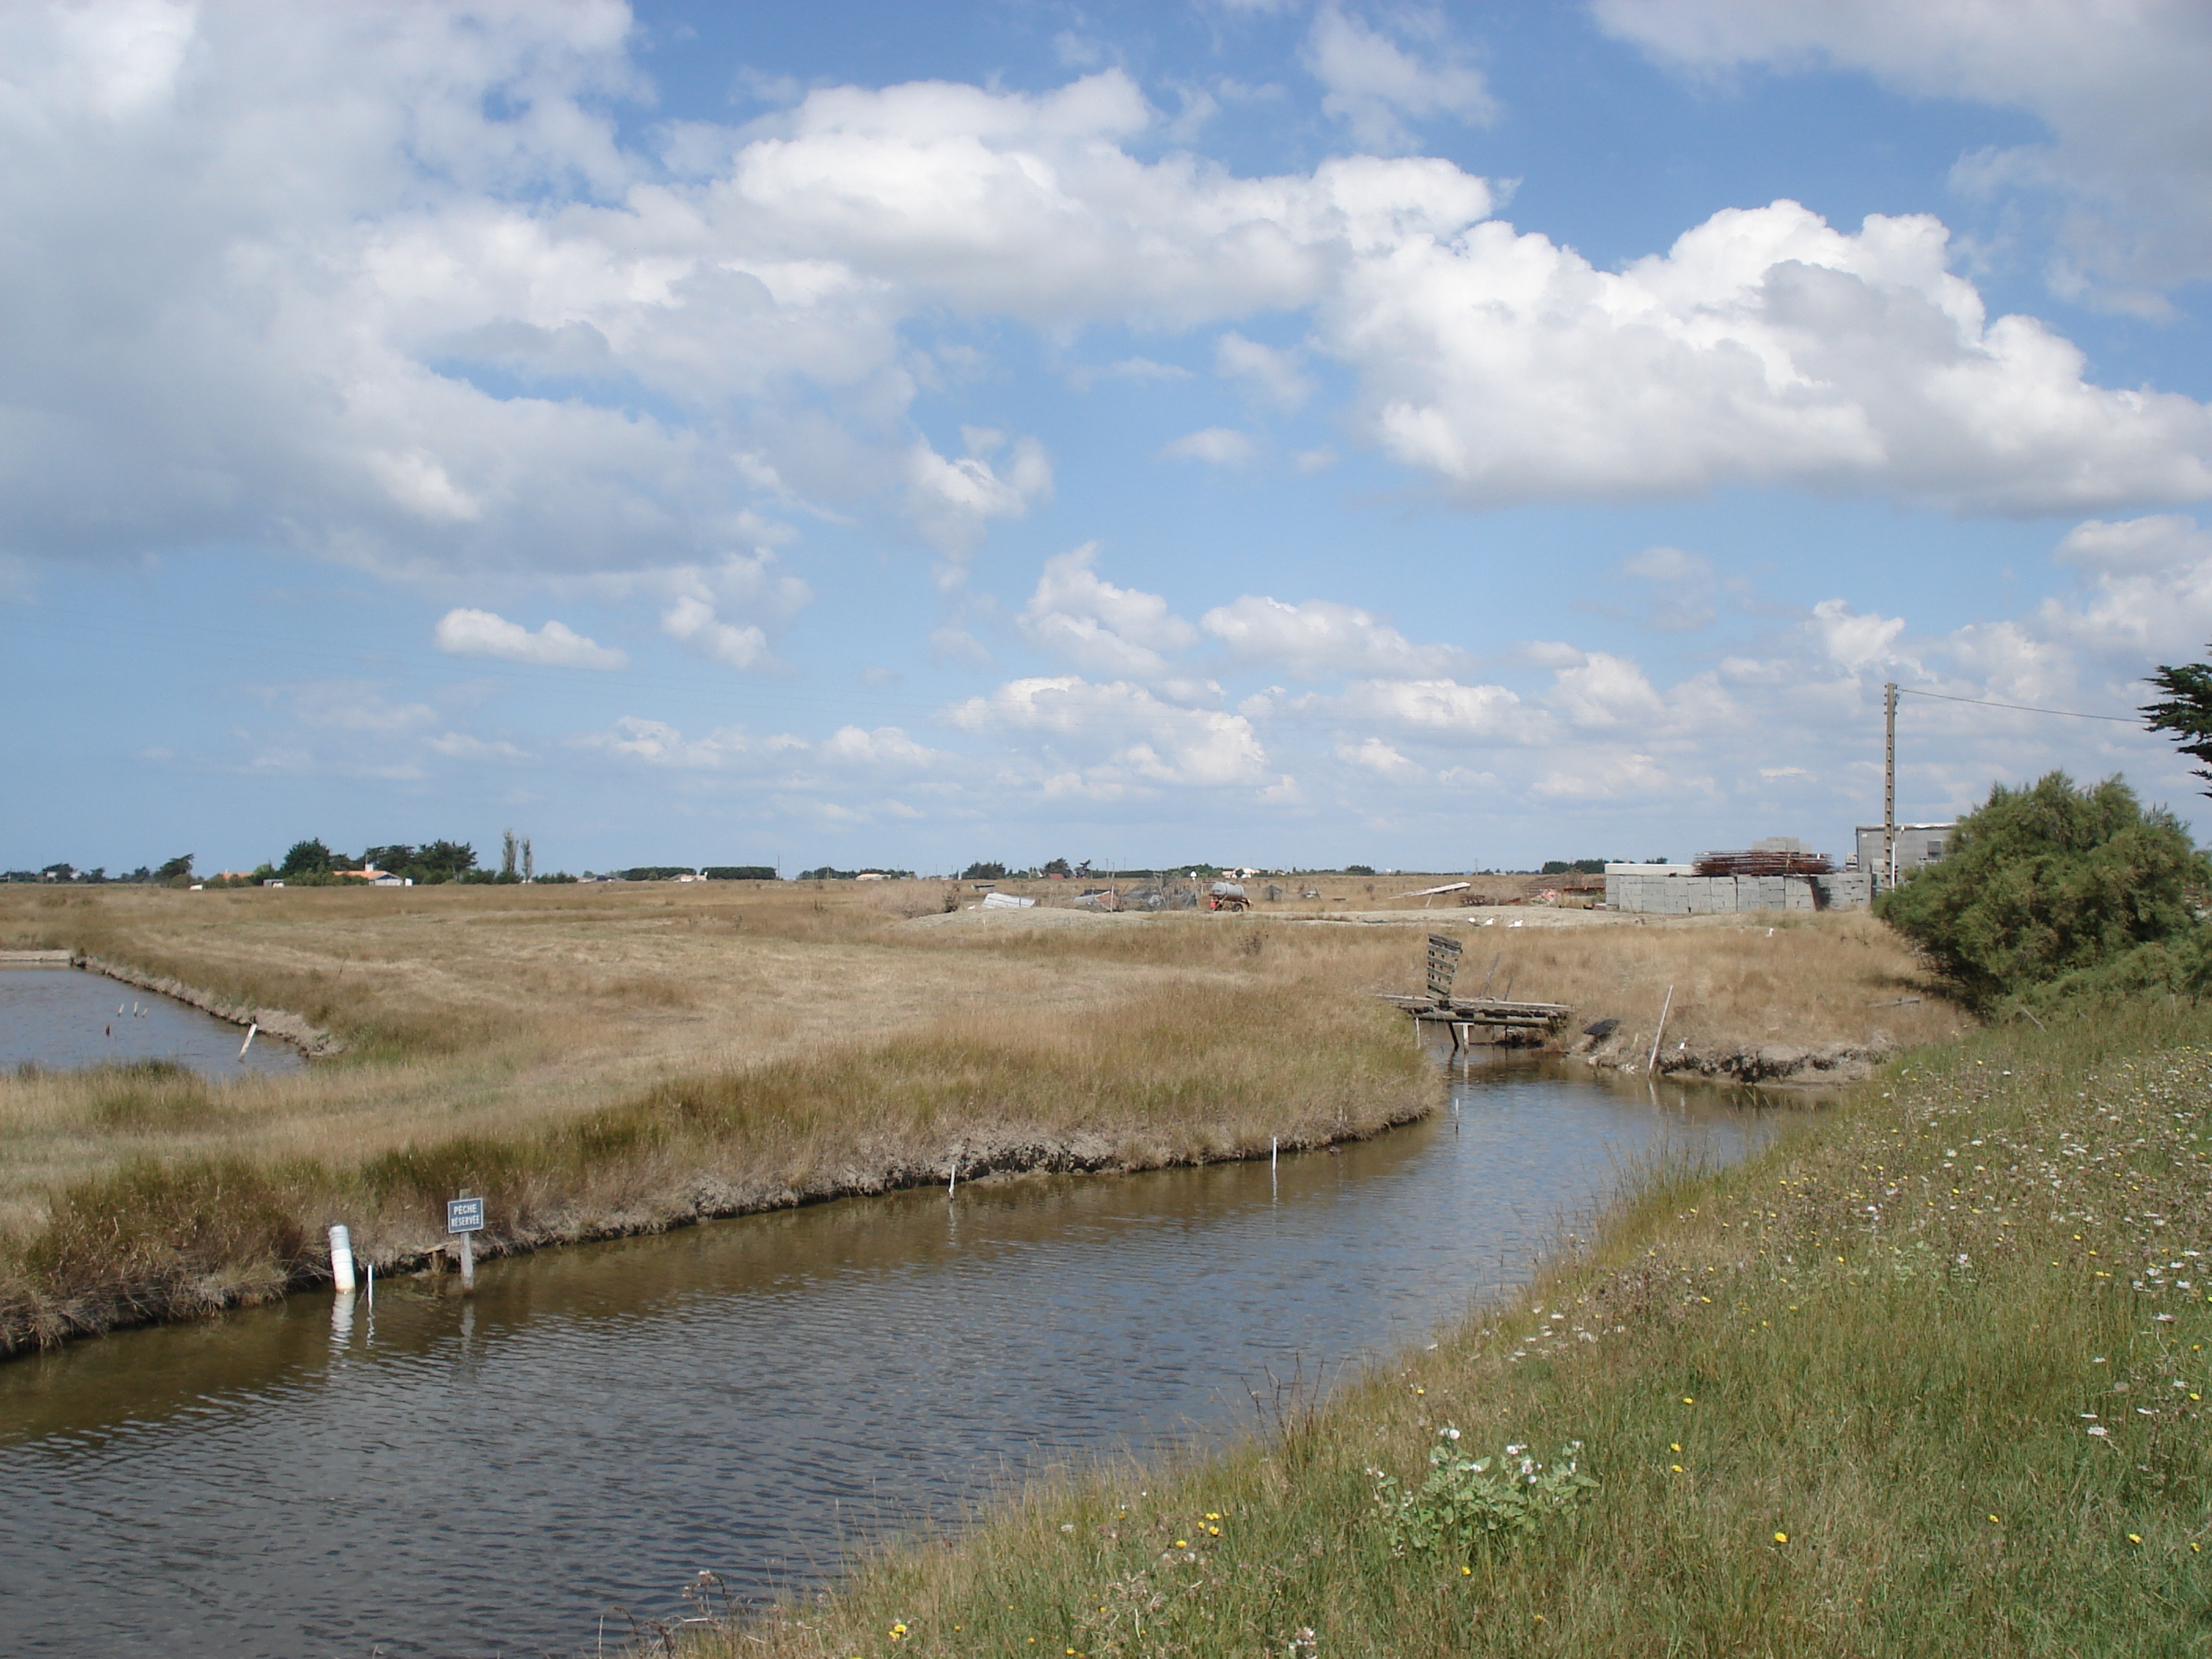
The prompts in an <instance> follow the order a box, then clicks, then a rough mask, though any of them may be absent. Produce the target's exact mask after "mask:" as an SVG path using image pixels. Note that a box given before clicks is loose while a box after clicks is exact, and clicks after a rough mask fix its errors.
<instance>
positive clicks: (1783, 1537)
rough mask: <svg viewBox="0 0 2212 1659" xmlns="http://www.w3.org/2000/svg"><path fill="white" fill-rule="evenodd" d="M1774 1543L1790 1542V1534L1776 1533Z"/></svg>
mask: <svg viewBox="0 0 2212 1659" xmlns="http://www.w3.org/2000/svg"><path fill="white" fill-rule="evenodd" d="M1774 1541H1775V1542H1776V1543H1778V1544H1786V1543H1788V1542H1789V1541H1790V1534H1788V1533H1786V1532H1778V1533H1776V1534H1774Z"/></svg>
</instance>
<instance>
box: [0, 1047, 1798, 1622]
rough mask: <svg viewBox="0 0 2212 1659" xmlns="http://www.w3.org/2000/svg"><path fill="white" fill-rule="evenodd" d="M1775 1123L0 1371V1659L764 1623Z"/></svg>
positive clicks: (678, 1267)
mask: <svg viewBox="0 0 2212 1659" xmlns="http://www.w3.org/2000/svg"><path fill="white" fill-rule="evenodd" d="M1770 1121H1771V1119H1765V1118H1761V1117H1759V1115H1754V1114H1753V1113H1750V1112H1748V1111H1745V1110H1742V1109H1735V1108H1732V1107H1730V1106H1729V1105H1727V1104H1726V1103H1720V1102H1717V1101H1713V1100H1711V1099H1706V1100H1698V1099H1687V1100H1686V1099H1683V1098H1681V1097H1673V1098H1669V1099H1668V1100H1666V1101H1665V1102H1664V1103H1659V1104H1655V1103H1652V1102H1651V1101H1650V1100H1649V1099H1647V1098H1645V1097H1644V1095H1643V1093H1642V1092H1641V1091H1640V1090H1639V1091H1637V1092H1634V1093H1629V1094H1619V1093H1614V1092H1611V1091H1607V1090H1606V1089H1605V1088H1603V1087H1601V1086H1598V1085H1595V1084H1593V1083H1591V1082H1589V1080H1587V1079H1571V1078H1565V1077H1559V1076H1549V1075H1541V1074H1534V1073H1529V1072H1526V1071H1516V1072H1502V1071H1501V1072H1498V1073H1481V1072H1478V1073H1475V1074H1474V1076H1473V1077H1471V1078H1470V1079H1468V1080H1467V1081H1466V1082H1465V1083H1464V1084H1462V1085H1459V1086H1457V1087H1456V1088H1455V1094H1454V1109H1452V1110H1449V1111H1447V1112H1444V1113H1440V1114H1439V1115H1437V1117H1435V1118H1434V1119H1432V1120H1431V1121H1428V1122H1426V1123H1424V1124H1421V1125H1418V1126H1415V1127H1413V1128H1410V1129H1407V1130H1405V1131H1401V1132H1400V1133H1395V1134H1392V1135H1389V1136H1386V1137H1384V1138H1383V1139H1380V1140H1376V1141H1373V1142H1370V1143H1368V1144H1366V1145H1364V1146H1358V1147H1352V1148H1347V1149H1346V1150H1345V1151H1343V1152H1341V1153H1340V1154H1338V1155H1325V1154H1307V1155H1302V1156H1297V1157H1285V1158H1283V1159H1282V1160H1281V1161H1280V1163H1279V1164H1278V1165H1272V1166H1271V1164H1269V1163H1267V1162H1266V1161H1255V1162H1254V1163H1252V1164H1244V1165H1235V1166H1226V1167H1222V1168H1216V1169H1208V1170H1186V1171H1173V1172H1163V1173H1159V1174H1154V1175H1148V1176H1128V1177H1121V1178H1101V1177H1090V1178H1072V1179H1066V1180H1033V1181H1023V1182H1009V1183H1000V1184H993V1183H988V1182H987V1183H984V1184H981V1185H977V1186H974V1187H968V1186H963V1187H962V1188H960V1189H959V1191H958V1193H957V1194H955V1195H952V1196H951V1197H950V1198H948V1196H947V1194H945V1191H944V1190H943V1189H941V1188H939V1189H934V1190H931V1191H928V1192H917V1193H911V1194H901V1195H898V1196H895V1197H892V1198H889V1199H882V1200H861V1201H856V1202H848V1203H841V1204H833V1205H825V1206H818V1207H816V1208H812V1209H808V1210H805V1211H800V1212H791V1213H786V1214H781V1215H774V1216H764V1217H757V1218H747V1219H744V1220H740V1221H733V1222H726V1223H721V1224H718V1225H712V1226H708V1227H701V1228H694V1229H690V1230H687V1231H683V1232H679V1233H677V1234H673V1235H671V1236H668V1237H662V1238H655V1239H645V1240H637V1241H632V1242H628V1243H615V1244H609V1245H604V1246H599V1247H594V1248H591V1249H575V1250H568V1251H563V1252H556V1253H552V1254H550V1255H545V1256H543V1257H539V1258H536V1259H532V1260H527V1261H517V1262H507V1263H494V1264H489V1265H488V1266H487V1267H484V1268H483V1270H482V1274H481V1279H480V1288H479V1291H478V1293H477V1296H476V1297H474V1298H473V1299H472V1300H471V1301H469V1302H466V1303H464V1302H462V1301H460V1300H459V1298H458V1297H453V1296H452V1295H450V1294H449V1293H448V1292H447V1289H446V1287H444V1286H442V1285H436V1284H433V1283H426V1282H424V1281H406V1282H404V1283H393V1282H391V1281H387V1282H386V1285H384V1286H382V1287H380V1293H379V1295H378V1297H377V1300H376V1304H375V1305H374V1310H372V1309H371V1307H370V1305H369V1304H368V1300H367V1298H366V1297H360V1298H356V1300H357V1301H358V1302H359V1304H360V1305H359V1306H357V1307H354V1308H350V1309H344V1310H333V1309H332V1308H331V1307H330V1306H328V1305H327V1304H324V1303H322V1302H321V1301H319V1300H298V1301H295V1302H294V1303H293V1304H289V1305H288V1306H285V1307H283V1308H278V1309H270V1310H259V1311H257V1312H254V1313H250V1314H246V1315H241V1316H234V1317H232V1318H230V1319H228V1320H225V1321H222V1322H219V1323H216V1324H212V1325H207V1326H200V1327H192V1328H172V1329H166V1330H154V1331H146V1332H140V1333H133V1334H126V1335H124V1336H120V1337H117V1338H115V1339H112V1340H108V1341H106V1342H101V1343H94V1344H90V1345H87V1346H83V1347H81V1348H78V1349H76V1350H73V1351H70V1352H65V1353H62V1354H58V1355H54V1356H49V1357H46V1358H40V1359H33V1360H31V1361H27V1362H22V1363H19V1364H15V1365H12V1366H8V1367H0V1489H5V1490H7V1491H9V1492H11V1493H15V1494H19V1495H20V1496H18V1497H17V1498H15V1499H13V1500H11V1502H10V1503H9V1504H8V1505H6V1506H5V1509H4V1511H0V1559H5V1560H6V1561H7V1562H8V1563H9V1570H8V1572H7V1573H6V1575H4V1577H0V1646H4V1647H5V1649H6V1650H7V1651H9V1652H10V1653H64V1652H80V1651H86V1650H100V1651H104V1652H107V1653H112V1654H126V1655H127V1654H149V1655H150V1654H155V1653H164V1654H166V1653H173V1652H178V1651H190V1652H195V1653H209V1654H216V1653H222V1654H259V1653H268V1654H285V1655H292V1654H299V1653H306V1652H314V1653H321V1652H325V1651H327V1652H331V1653H340V1652H343V1653H349V1654H357V1653H366V1652H368V1650H369V1649H370V1648H371V1646H372V1645H375V1646H378V1647H380V1649H381V1650H382V1651H384V1652H386V1653H387V1654H392V1655H398V1654H438V1655H478V1654H491V1653H494V1652H498V1651H507V1652H514V1651H518V1650H535V1649H536V1648H538V1647H540V1646H542V1647H544V1648H547V1649H550V1650H555V1651H568V1650H577V1649H581V1648H584V1647H586V1646H587V1645H589V1644H590V1643H591V1642H592V1639H593V1634H594V1632H595V1630H596V1628H597V1621H598V1620H599V1616H600V1614H601V1613H603V1612H604V1610H605V1609H606V1608H607V1607H610V1606H616V1607H629V1608H632V1609H635V1610H636V1611H637V1612H638V1613H641V1614H645V1613H652V1614H656V1615H659V1614H666V1613H672V1612H675V1611H677V1607H676V1593H677V1591H678V1589H679V1588H680V1587H681V1585H682V1584H683V1583H684V1582H685V1581H686V1580H688V1579H689V1578H690V1577H691V1575H692V1574H693V1573H694V1572H696V1571H698V1570H699V1569H701V1568H709V1569H712V1570H714V1571H717V1572H719V1573H720V1574H721V1575H722V1576H723V1577H724V1578H726V1580H727V1581H728V1582H729V1583H731V1584H732V1585H733V1586H735V1587H738V1588H739V1589H744V1590H747V1591H750V1592H755V1593H760V1592H765V1591H767V1590H769V1589H771V1588H772V1587H774V1586H775V1585H776V1584H778V1583H790V1582H793V1580H805V1579H807V1578H809V1577H813V1576H816V1575H818V1574H820V1573H822V1572H823V1571H828V1570H829V1569H830V1568H831V1567H833V1566H834V1565H835V1562H836V1559H837V1558H838V1555H839V1552H840V1550H841V1548H842V1547H843V1546H844V1545H845V1544H847V1543H848V1541H852V1540H853V1539H854V1538H856V1537H859V1536H863V1535H871V1534H875V1533H877V1532H878V1531H879V1530H880V1529H881V1528H884V1527H885V1526H889V1525H895V1524H897V1523H899V1522H902V1521H903V1520H907V1519H910V1518H911V1517H914V1516H917V1515H922V1514H933V1515H939V1516H943V1515H949V1514H952V1513H956V1512H957V1510H958V1507H959V1505H960V1504H962V1503H963V1502H964V1501H966V1500H969V1499H972V1498H975V1497H977V1496H980V1495H981V1494H983V1493H984V1492H987V1490H988V1489H989V1488H990V1486H992V1484H993V1483H994V1481H997V1480H1002V1479H1005V1478H1007V1477H1009V1476H1012V1475H1017V1474H1019V1472H1020V1471H1021V1470H1023V1469H1024V1468H1029V1467H1033V1466H1034V1463H1035V1462H1036V1460H1037V1459H1039V1458H1041V1457H1054V1456H1063V1455H1069V1454H1071V1453H1073V1454H1097V1453H1103V1452H1111V1451H1113V1450H1115V1449H1120V1448H1123V1447H1133V1448H1137V1449H1143V1448H1146V1447H1148V1446H1156V1445H1158V1444H1159V1443H1162V1442H1164V1441H1175V1440H1180V1439H1185V1438H1188V1437H1193V1436H1198V1437H1204V1436H1210V1435H1218V1434H1221V1433H1225V1432H1238V1431H1243V1429H1244V1428H1246V1427H1247V1426H1249V1425H1250V1423H1251V1422H1252V1420H1253V1413H1252V1406H1251V1402H1250V1401H1249V1398H1248V1396H1247V1395H1246V1393H1245V1391H1244V1385H1245V1383H1247V1382H1248V1381H1259V1380H1261V1379H1262V1377H1263V1374H1264V1371H1265V1370H1267V1368H1273V1370H1275V1371H1276V1372H1277V1373H1278V1374H1281V1373H1283V1372H1285V1371H1286V1370H1289V1369H1291V1367H1293V1366H1297V1367H1301V1368H1303V1370H1304V1372H1305V1373H1306V1374H1307V1375H1308V1376H1311V1375H1312V1374H1313V1373H1314V1371H1315V1370H1316V1368H1317V1367H1328V1368H1330V1369H1331V1370H1332V1371H1336V1370H1340V1368H1342V1367H1344V1366H1346V1365H1348V1364H1356V1363H1357V1362H1358V1360H1359V1359H1361V1358H1363V1357H1367V1356H1373V1355H1376V1354H1379V1353H1383V1352H1389V1351H1390V1350H1391V1349H1393V1348H1394V1347H1396V1346H1401V1345H1404V1344H1406V1343H1408V1342H1411V1341H1413V1340H1422V1339H1425V1336H1426V1334H1427V1333H1429V1332H1430V1331H1431V1329H1432V1328H1434V1327H1435V1326H1436V1324H1437V1322H1439V1321H1440V1320H1442V1319H1444V1318H1446V1317H1449V1316H1452V1315H1454V1314H1456V1313H1458V1312H1460V1311H1462V1310H1463V1309H1465V1308H1466V1307H1467V1306H1468V1304H1470V1303H1472V1302H1474V1301H1475V1300H1477V1299H1479V1298H1480V1297H1484V1296H1486V1295H1488V1294H1491V1293H1492V1292H1494V1291H1495V1290H1496V1289H1497V1288H1498V1287H1499V1286H1501V1285H1507V1284H1510V1283H1512V1282H1515V1281H1516V1280H1517V1279H1519V1278H1521V1277H1522V1275H1523V1274H1524V1273H1526V1271H1527V1268H1528V1264H1529V1261H1530V1257H1531V1254H1532V1252H1533V1251H1534V1249H1536V1248H1537V1247H1538V1246H1540V1245H1541V1243H1544V1242H1545V1241H1546V1240H1547V1238H1548V1237H1551V1236H1552V1235H1553V1231H1554V1229H1555V1227H1556V1226H1557V1225H1559V1221H1560V1218H1563V1217H1565V1218H1570V1219H1569V1221H1568V1224H1567V1225H1573V1223H1572V1220H1571V1218H1572V1217H1574V1216H1575V1215H1577V1214H1580V1213H1586V1212H1587V1211H1588V1209H1589V1207H1590V1206H1592V1205H1593V1204H1594V1203H1595V1202H1596V1201H1598V1200H1600V1199H1601V1196H1602V1194H1604V1192H1605V1191H1606V1190H1607V1188H1610V1187H1611V1186H1612V1185H1613V1183H1614V1182H1616V1181H1617V1180H1618V1179H1619V1178H1620V1175H1621V1174H1622V1172H1623V1171H1624V1170H1626V1168H1627V1167H1628V1166H1630V1165H1631V1164H1634V1163H1635V1162H1636V1161H1638V1160H1639V1159H1642V1158H1649V1157H1651V1156H1654V1155H1656V1154H1659V1153H1661V1152H1665V1151H1674V1152H1684V1153H1687V1154H1689V1155H1692V1156H1701V1157H1708V1158H1719V1159H1729V1158H1735V1157H1737V1156H1740V1155H1741V1152H1743V1151H1744V1150H1745V1149H1746V1148H1747V1146H1749V1145H1750V1144H1751V1143H1752V1142H1753V1141H1754V1140H1755V1139H1758V1138H1759V1137H1760V1136H1761V1134H1762V1133H1764V1132H1765V1125H1766V1124H1767V1123H1769V1122H1770ZM610 1627H611V1628H612V1629H615V1630H617V1631H621V1632H627V1630H628V1628H629V1627H628V1625H627V1623H626V1622H624V1621H623V1620H620V1619H617V1620H615V1622H614V1624H613V1625H612V1626H610Z"/></svg>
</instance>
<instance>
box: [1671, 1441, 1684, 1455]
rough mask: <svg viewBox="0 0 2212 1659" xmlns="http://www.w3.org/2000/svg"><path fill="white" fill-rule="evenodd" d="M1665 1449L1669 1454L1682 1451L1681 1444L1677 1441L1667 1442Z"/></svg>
mask: <svg viewBox="0 0 2212 1659" xmlns="http://www.w3.org/2000/svg"><path fill="white" fill-rule="evenodd" d="M1667 1449H1668V1451H1671V1452H1678V1451H1680V1450H1681V1449H1682V1443H1681V1442H1680V1441H1679V1440H1669V1441H1668V1443H1667Z"/></svg>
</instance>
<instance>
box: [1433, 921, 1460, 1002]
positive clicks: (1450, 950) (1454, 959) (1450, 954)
mask: <svg viewBox="0 0 2212 1659" xmlns="http://www.w3.org/2000/svg"><path fill="white" fill-rule="evenodd" d="M1459 951H1460V945H1459V941H1458V940H1457V939H1446V938H1445V937H1444V936H1443V934H1441V933H1431V934H1430V935H1429V994H1430V995H1431V996H1432V997H1434V998H1435V999H1436V1000H1437V1001H1438V1002H1444V1001H1448V1000H1449V999H1450V997H1451V988H1452V976H1453V975H1455V974H1456V973H1458V972H1459Z"/></svg>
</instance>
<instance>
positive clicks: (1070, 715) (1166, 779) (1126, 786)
mask: <svg viewBox="0 0 2212 1659" xmlns="http://www.w3.org/2000/svg"><path fill="white" fill-rule="evenodd" d="M946 714H947V718H949V719H950V720H951V721H952V723H953V724H954V725H956V726H961V727H963V728H965V729H967V730H969V731H973V732H995V733H998V734H1000V735H1001V736H1003V737H1006V738H1020V739H1026V740H1028V741H1029V742H1030V744H1032V745H1034V747H1033V749H1032V751H1031V752H1032V756H1033V760H1034V764H1035V767H1036V772H1037V775H1039V776H1041V777H1047V778H1049V777H1052V776H1065V777H1067V778H1070V779H1072V780H1074V781H1075V785H1076V787H1078V788H1079V790H1080V791H1081V792H1082V793H1091V794H1097V795H1101V796H1106V797H1111V796H1113V795H1115V794H1120V793H1127V791H1129V790H1131V789H1136V790H1142V791H1149V790H1152V789H1157V788H1159V787H1168V786H1183V787H1199V788H1220V787H1231V786H1246V787H1256V786H1260V785H1263V784H1267V783H1269V782H1272V781H1273V779H1272V778H1271V777H1270V775H1268V773H1267V751H1266V750H1265V749H1264V748H1263V747H1262V745H1261V742H1260V739H1259V736H1258V734H1257V733H1256V732H1255V731H1254V730H1253V726H1252V722H1251V720H1249V718H1247V717H1246V716H1245V715H1243V714H1228V713H1225V712H1224V711H1221V710H1219V709H1210V708H1190V707H1188V706H1187V705H1184V704H1182V703H1177V702H1170V701H1169V700H1167V699H1166V698H1164V697H1162V696H1158V695H1157V694H1156V693H1154V692H1153V691H1152V690H1149V689H1147V688H1146V687H1144V686H1141V685H1134V684H1129V683H1128V682H1127V681H1120V680H1116V681H1109V682H1106V683H1103V684H1094V683H1092V682H1091V681H1088V680H1085V679H1083V678H1079V677H1078V676H1075V675H1057V676H1049V677H1039V678H1028V679H1018V680H1010V681H1008V682H1007V683H1006V684H1004V685H1001V686H1000V687H999V688H998V689H997V690H994V691H993V692H992V693H990V694H989V695H988V696H981V697H971V698H969V699H967V700H966V701H965V702H959V703H956V704H955V705H953V706H952V708H950V709H948V710H947V711H946Z"/></svg>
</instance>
